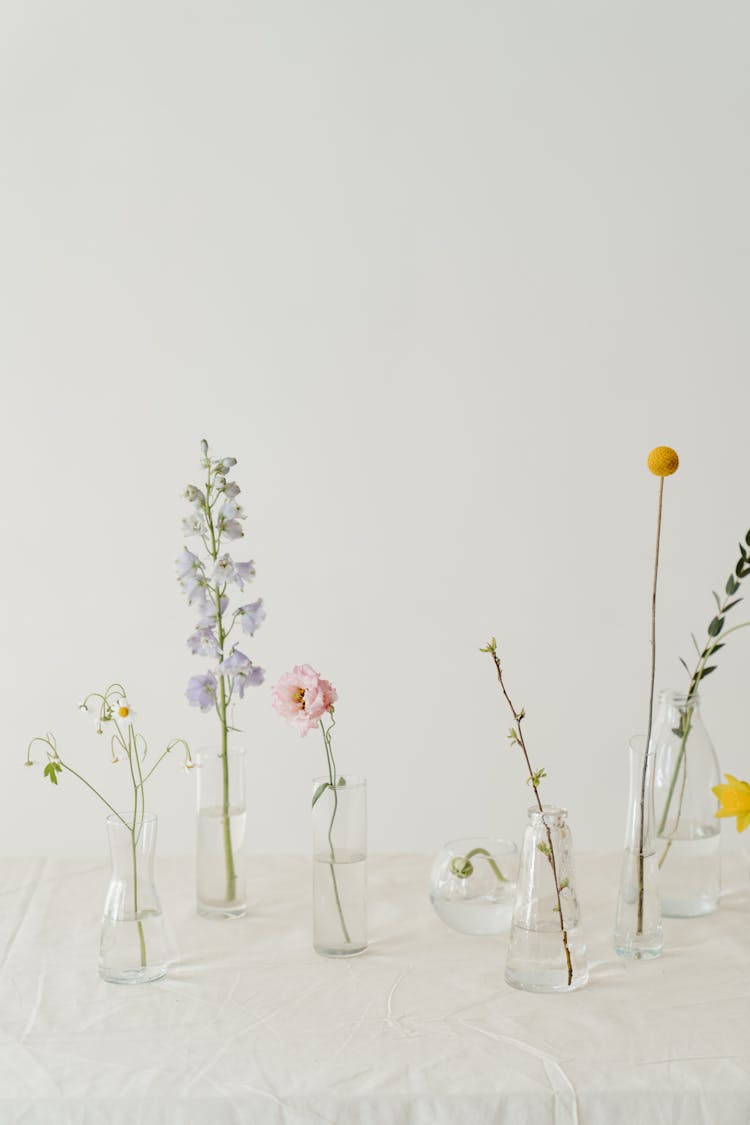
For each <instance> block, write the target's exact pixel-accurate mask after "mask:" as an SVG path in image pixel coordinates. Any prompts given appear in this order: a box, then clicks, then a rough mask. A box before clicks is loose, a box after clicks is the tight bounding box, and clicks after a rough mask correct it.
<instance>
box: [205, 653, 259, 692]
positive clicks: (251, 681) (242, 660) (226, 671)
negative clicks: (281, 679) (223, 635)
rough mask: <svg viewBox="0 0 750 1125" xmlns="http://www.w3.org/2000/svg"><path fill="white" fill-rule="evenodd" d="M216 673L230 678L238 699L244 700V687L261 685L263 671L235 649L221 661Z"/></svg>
mask: <svg viewBox="0 0 750 1125" xmlns="http://www.w3.org/2000/svg"><path fill="white" fill-rule="evenodd" d="M217 671H218V672H220V673H221V675H222V676H229V677H230V679H231V680H232V681H233V683H234V686H235V687H236V688H237V691H238V693H239V697H240V699H243V698H244V695H245V688H246V687H249V686H253V687H257V686H258V685H259V684H262V683H263V675H264V673H263V669H262V668H258V667H257V666H256V665H255V664H253V662H252V660H250V659H248V657H247V656H245V654H244V652H240V651H239V649H236V648H233V649H232V651H231V653H230V654H229V656H228V657H227V658H226V660H222V662H221V664H220V665H219V667H218V669H217Z"/></svg>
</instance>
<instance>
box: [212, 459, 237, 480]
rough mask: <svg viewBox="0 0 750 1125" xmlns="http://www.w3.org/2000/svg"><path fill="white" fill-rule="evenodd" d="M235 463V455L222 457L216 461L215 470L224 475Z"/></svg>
mask: <svg viewBox="0 0 750 1125" xmlns="http://www.w3.org/2000/svg"><path fill="white" fill-rule="evenodd" d="M236 464H237V458H236V457H223V458H222V459H221V461H217V462H216V472H217V473H221V475H222V476H226V475H227V473H228V472H229V470H230V469H233V468H234V466H235V465H236Z"/></svg>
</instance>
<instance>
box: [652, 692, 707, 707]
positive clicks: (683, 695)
mask: <svg viewBox="0 0 750 1125" xmlns="http://www.w3.org/2000/svg"><path fill="white" fill-rule="evenodd" d="M659 706H660V707H677V708H678V709H679V710H681V711H683V710H684V709H685V708H686V707H688V706H690V707H692V708H694V709H695V710H697V709H698V707H699V706H700V695H699V693H698V692H697V691H695V692H693V694H692V695H689V694H688V693H687V692H686V691H671V690H669V691H667V690H663V691H660V692H659Z"/></svg>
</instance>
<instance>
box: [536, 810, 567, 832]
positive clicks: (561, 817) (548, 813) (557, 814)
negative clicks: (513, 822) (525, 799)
mask: <svg viewBox="0 0 750 1125" xmlns="http://www.w3.org/2000/svg"><path fill="white" fill-rule="evenodd" d="M528 813H529V824H532V825H536V824H539V823H540V821H541V823H542V824H544V825H546V826H547V828H562V826H563V825H564V824H565V822H566V820H567V819H568V810H567V809H561V808H558V806H557V805H542V809H541V812H540V811H539V806H538V805H529V809H528Z"/></svg>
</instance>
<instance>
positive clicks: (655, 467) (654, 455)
mask: <svg viewBox="0 0 750 1125" xmlns="http://www.w3.org/2000/svg"><path fill="white" fill-rule="evenodd" d="M646 464H647V465H648V467H649V469H650V470H651V472H652V473H653V474H654V476H655V477H671V475H672V473H676V472H677V469H678V467H679V464H680V458H679V457H678V456H677V454H676V453H675V451H674V449H670V448H669V446H668V445H657V447H656V449H652V450H651V452H650V453H649V455H648V461H647V462H646Z"/></svg>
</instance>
